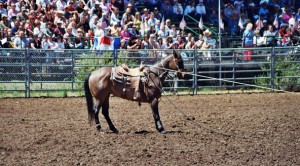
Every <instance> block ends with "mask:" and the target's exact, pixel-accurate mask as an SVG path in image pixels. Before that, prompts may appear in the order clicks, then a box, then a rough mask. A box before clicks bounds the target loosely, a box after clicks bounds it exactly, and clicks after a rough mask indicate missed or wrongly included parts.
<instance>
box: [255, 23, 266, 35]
mask: <svg viewBox="0 0 300 166" xmlns="http://www.w3.org/2000/svg"><path fill="white" fill-rule="evenodd" d="M257 29H258V28H257ZM258 30H259V33H260V35H261V36H263V35H264V33H265V31H266V30H268V21H267V20H263V24H262V27H261V28H260V29H258Z"/></svg>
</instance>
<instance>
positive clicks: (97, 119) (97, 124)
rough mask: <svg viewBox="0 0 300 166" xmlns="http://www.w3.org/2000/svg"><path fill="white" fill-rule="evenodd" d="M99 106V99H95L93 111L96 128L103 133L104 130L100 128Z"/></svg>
mask: <svg viewBox="0 0 300 166" xmlns="http://www.w3.org/2000/svg"><path fill="white" fill-rule="evenodd" d="M100 108H101V103H100V100H95V103H94V108H93V109H94V112H95V122H96V128H97V130H98V131H99V132H100V133H103V132H104V130H103V129H102V128H101V125H100V121H99V110H100Z"/></svg>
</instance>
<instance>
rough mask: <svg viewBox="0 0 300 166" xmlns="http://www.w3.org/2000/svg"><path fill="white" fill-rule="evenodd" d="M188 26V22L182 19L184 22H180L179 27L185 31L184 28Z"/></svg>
mask: <svg viewBox="0 0 300 166" xmlns="http://www.w3.org/2000/svg"><path fill="white" fill-rule="evenodd" d="M185 26H186V22H185V20H184V16H183V17H182V20H181V21H180V24H179V27H180V28H181V29H182V30H184V27H185Z"/></svg>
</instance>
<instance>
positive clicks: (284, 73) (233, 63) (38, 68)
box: [0, 47, 300, 97]
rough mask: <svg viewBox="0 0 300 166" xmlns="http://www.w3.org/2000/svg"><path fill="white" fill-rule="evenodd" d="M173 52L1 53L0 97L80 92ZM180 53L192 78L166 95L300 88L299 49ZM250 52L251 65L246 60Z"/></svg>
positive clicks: (169, 86) (172, 81)
mask: <svg viewBox="0 0 300 166" xmlns="http://www.w3.org/2000/svg"><path fill="white" fill-rule="evenodd" d="M172 51H173V50H146V49H144V50H122V49H120V50H79V49H76V50H32V49H23V50H17V49H0V93H7V92H14V93H21V94H24V95H23V96H25V97H30V93H31V92H39V91H46V92H48V91H80V90H82V89H83V81H84V79H85V78H86V77H87V75H88V74H89V73H90V72H91V71H93V70H96V69H98V68H100V67H103V66H117V65H120V64H127V65H128V66H129V67H138V66H139V65H140V64H141V63H144V64H146V65H153V64H155V63H158V62H159V61H160V60H161V58H163V57H165V56H166V55H168V54H171V53H172ZM176 51H177V52H179V53H180V54H181V55H182V57H183V59H184V61H185V67H186V68H187V70H188V72H189V73H190V75H189V76H188V79H186V80H178V79H176V78H174V77H169V78H168V79H167V80H166V81H165V83H164V85H163V86H164V90H166V91H172V92H175V91H177V90H185V91H188V92H189V93H192V94H195V93H197V92H198V91H201V90H205V89H211V88H218V89H239V88H253V87H260V86H263V87H267V88H271V89H272V88H276V89H287V90H293V88H294V87H299V86H300V76H299V69H300V67H299V62H300V47H289V48H252V49H243V48H227V49H221V50H219V49H215V50H176ZM248 53H251V60H247V61H246V60H245V59H244V58H245V54H248ZM173 73H174V72H170V74H171V75H172V74H173ZM253 85H255V86H253ZM19 96H20V95H19Z"/></svg>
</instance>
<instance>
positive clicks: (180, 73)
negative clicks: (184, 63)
mask: <svg viewBox="0 0 300 166" xmlns="http://www.w3.org/2000/svg"><path fill="white" fill-rule="evenodd" d="M186 74H187V72H186V69H182V70H181V71H178V72H176V76H177V77H178V78H179V79H187V78H186Z"/></svg>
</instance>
